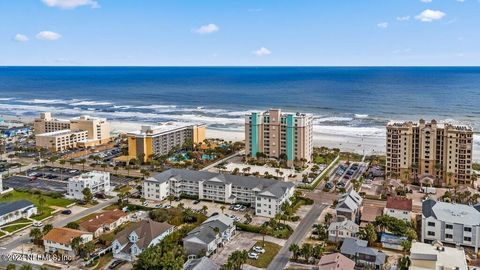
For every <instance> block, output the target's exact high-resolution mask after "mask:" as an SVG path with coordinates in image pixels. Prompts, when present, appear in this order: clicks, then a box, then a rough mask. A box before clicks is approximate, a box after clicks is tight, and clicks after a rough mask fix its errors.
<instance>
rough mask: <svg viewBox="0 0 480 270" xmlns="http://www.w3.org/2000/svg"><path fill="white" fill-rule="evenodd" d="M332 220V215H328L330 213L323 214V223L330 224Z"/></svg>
mask: <svg viewBox="0 0 480 270" xmlns="http://www.w3.org/2000/svg"><path fill="white" fill-rule="evenodd" d="M332 219H333V216H332V214H330V213H326V214H325V223H327V224H330V222H331V221H332Z"/></svg>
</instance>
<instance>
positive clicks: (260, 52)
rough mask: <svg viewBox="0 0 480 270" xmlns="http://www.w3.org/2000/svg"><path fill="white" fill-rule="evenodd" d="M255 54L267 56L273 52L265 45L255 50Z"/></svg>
mask: <svg viewBox="0 0 480 270" xmlns="http://www.w3.org/2000/svg"><path fill="white" fill-rule="evenodd" d="M253 54H255V55H256V56H267V55H270V54H272V52H271V51H270V50H269V49H267V48H265V47H261V48H260V49H258V50H256V51H254V52H253Z"/></svg>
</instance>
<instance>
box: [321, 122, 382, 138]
mask: <svg viewBox="0 0 480 270" xmlns="http://www.w3.org/2000/svg"><path fill="white" fill-rule="evenodd" d="M313 132H314V133H319V134H334V135H343V136H351V137H363V136H371V137H385V128H383V127H352V126H324V125H314V126H313Z"/></svg>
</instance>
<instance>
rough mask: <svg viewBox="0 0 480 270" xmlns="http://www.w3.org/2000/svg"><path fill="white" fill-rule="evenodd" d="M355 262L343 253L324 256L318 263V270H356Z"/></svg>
mask: <svg viewBox="0 0 480 270" xmlns="http://www.w3.org/2000/svg"><path fill="white" fill-rule="evenodd" d="M354 269H355V262H354V261H352V260H350V259H349V258H347V257H346V256H345V255H343V254H341V253H332V254H327V255H323V256H322V258H320V261H319V262H318V270H354Z"/></svg>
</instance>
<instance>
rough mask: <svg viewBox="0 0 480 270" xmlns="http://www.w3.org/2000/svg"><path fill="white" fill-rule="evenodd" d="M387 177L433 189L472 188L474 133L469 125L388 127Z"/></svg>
mask: <svg viewBox="0 0 480 270" xmlns="http://www.w3.org/2000/svg"><path fill="white" fill-rule="evenodd" d="M386 146H387V151H386V152H387V160H386V173H387V175H390V176H391V177H395V178H400V179H403V180H407V181H410V180H411V179H414V180H419V181H420V182H422V183H426V182H430V184H432V185H442V186H449V185H450V186H451V185H454V184H471V181H472V153H473V152H472V147H473V131H472V128H471V127H469V126H466V125H454V124H450V123H444V124H443V123H437V121H435V120H432V121H431V122H429V123H428V122H425V120H423V119H421V120H420V121H419V122H395V121H392V122H390V123H388V124H387V142H386Z"/></svg>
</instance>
